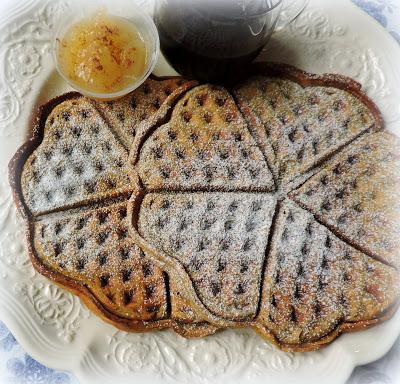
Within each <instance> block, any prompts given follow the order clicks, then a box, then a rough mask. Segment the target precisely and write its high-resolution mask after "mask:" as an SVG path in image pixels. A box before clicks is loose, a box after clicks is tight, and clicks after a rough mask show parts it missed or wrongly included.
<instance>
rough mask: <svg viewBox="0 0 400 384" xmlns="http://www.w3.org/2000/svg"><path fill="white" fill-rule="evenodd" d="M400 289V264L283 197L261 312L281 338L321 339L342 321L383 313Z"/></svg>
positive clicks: (298, 340)
mask: <svg viewBox="0 0 400 384" xmlns="http://www.w3.org/2000/svg"><path fill="white" fill-rule="evenodd" d="M398 289H399V279H398V275H397V272H396V270H394V269H393V268H391V267H388V266H386V265H383V264H381V263H379V262H377V261H375V260H373V259H371V258H369V257H368V256H366V255H364V254H362V253H361V252H359V251H356V250H355V249H354V248H352V247H351V246H349V245H348V244H346V243H344V242H343V241H341V240H340V239H338V238H337V237H336V236H335V235H334V234H333V233H332V232H330V231H329V230H328V229H327V228H325V227H324V226H322V225H321V224H319V223H318V222H317V221H316V220H315V219H314V217H313V215H312V214H310V213H309V212H307V211H305V210H303V209H301V208H300V207H298V206H297V205H296V204H294V203H293V202H291V201H288V200H286V201H285V202H283V203H282V205H281V207H280V210H279V215H278V218H277V222H276V228H275V232H274V235H273V239H272V246H271V252H270V255H269V259H268V269H267V271H266V275H265V281H264V291H263V299H262V300H263V301H262V305H261V313H260V318H261V321H262V322H263V323H265V324H266V325H267V327H268V329H270V330H271V331H272V332H273V333H274V334H275V335H276V337H278V339H279V340H280V341H281V342H283V343H287V344H300V343H305V342H310V341H313V340H318V339H320V338H321V337H323V336H325V335H327V334H329V333H331V332H332V331H333V330H334V329H335V328H336V327H337V326H338V325H339V324H340V323H342V322H351V321H360V320H363V319H371V318H375V317H378V316H379V315H380V313H381V311H383V310H385V309H386V308H387V307H388V306H390V305H392V304H393V303H394V302H395V300H396V299H397V295H398Z"/></svg>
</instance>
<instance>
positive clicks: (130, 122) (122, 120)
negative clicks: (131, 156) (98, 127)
mask: <svg viewBox="0 0 400 384" xmlns="http://www.w3.org/2000/svg"><path fill="white" fill-rule="evenodd" d="M184 82H185V81H184V79H182V78H176V79H166V80H162V81H157V80H152V79H147V80H146V82H145V83H144V84H143V85H142V86H141V87H139V88H138V89H136V90H134V91H133V92H131V93H130V94H128V95H127V96H125V97H123V98H121V99H118V100H113V101H107V102H100V101H99V102H97V103H96V106H97V107H98V108H99V110H100V111H101V112H103V113H104V116H105V117H106V119H107V120H108V121H109V123H110V125H111V127H112V128H113V130H114V131H115V132H117V134H118V136H119V137H120V138H121V141H122V143H123V144H124V145H125V147H126V148H128V149H129V148H130V146H131V145H132V142H133V140H134V138H135V136H136V134H137V132H138V128H139V125H140V124H141V123H142V122H143V121H145V120H147V119H149V118H150V117H151V116H152V115H154V114H155V113H157V111H158V110H159V109H160V107H161V106H162V104H163V102H164V101H165V99H166V98H167V97H168V96H169V95H171V94H172V93H173V92H174V91H175V90H176V89H177V88H179V87H180V86H181V85H182V84H183V83H184Z"/></svg>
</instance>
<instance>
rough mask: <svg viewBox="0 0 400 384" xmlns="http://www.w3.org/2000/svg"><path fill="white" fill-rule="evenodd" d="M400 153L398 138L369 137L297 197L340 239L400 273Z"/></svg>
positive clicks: (363, 139)
mask: <svg viewBox="0 0 400 384" xmlns="http://www.w3.org/2000/svg"><path fill="white" fill-rule="evenodd" d="M399 154H400V140H398V138H397V137H396V136H394V135H392V134H390V133H387V132H379V133H374V134H370V135H366V136H364V137H362V138H361V139H360V140H359V141H357V143H355V144H354V145H353V146H351V147H350V148H348V150H346V151H343V152H342V153H340V154H339V155H338V156H336V157H335V158H334V159H333V161H332V162H331V163H330V164H329V165H328V166H327V167H325V168H324V170H323V171H321V172H320V173H318V174H317V175H315V176H314V177H311V178H310V179H309V180H307V182H306V183H304V185H302V186H301V187H300V188H299V189H297V190H295V191H294V192H293V193H292V196H293V198H294V199H295V200H296V201H297V202H298V203H299V204H301V205H302V206H304V207H305V208H306V209H308V210H310V211H311V212H313V213H314V215H315V216H316V217H317V218H318V219H319V220H320V221H321V222H322V223H323V224H324V225H326V226H328V227H329V228H331V229H332V231H334V232H335V233H337V234H338V236H341V237H344V238H346V240H347V241H349V242H350V243H351V244H353V246H355V247H357V248H359V249H361V250H362V251H363V252H365V253H367V254H369V255H371V256H372V257H374V258H376V259H378V260H381V261H383V262H384V263H387V264H391V265H393V266H395V267H396V268H399V267H400V260H399V258H398V257H397V255H398V250H399V249H400V238H399V236H398V234H399V233H400V220H399V217H400V200H399V198H398V197H399V196H398V194H399V192H398V188H399V182H400V173H399V170H400V156H399Z"/></svg>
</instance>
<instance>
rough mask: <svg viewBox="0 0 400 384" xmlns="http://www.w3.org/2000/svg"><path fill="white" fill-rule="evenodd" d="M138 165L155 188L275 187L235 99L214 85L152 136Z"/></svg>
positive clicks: (184, 102)
mask: <svg viewBox="0 0 400 384" xmlns="http://www.w3.org/2000/svg"><path fill="white" fill-rule="evenodd" d="M150 132H151V131H150ZM134 148H136V147H134ZM136 167H137V170H138V173H139V175H140V178H141V180H142V182H143V183H144V185H145V186H146V188H148V189H150V190H159V189H162V188H164V189H169V190H193V189H199V190H202V189H203V190H208V189H210V188H211V189H216V190H232V189H236V190H267V191H270V190H273V189H274V181H273V178H272V174H271V173H270V171H269V169H268V165H267V163H266V161H265V159H264V157H263V155H262V153H261V151H260V150H259V149H258V147H257V146H256V143H255V141H254V139H253V138H252V136H251V135H250V132H249V131H248V129H247V125H246V123H245V121H244V119H243V118H242V116H241V114H240V112H239V111H238V109H237V107H236V105H235V104H234V101H233V99H232V97H231V96H230V95H229V93H228V92H227V91H226V90H224V89H223V88H221V87H215V86H210V85H203V86H199V87H196V88H194V89H193V90H191V91H189V92H188V93H187V94H186V95H185V96H184V97H183V98H182V99H181V100H180V101H179V102H178V104H177V105H176V107H175V109H174V111H173V113H172V117H171V120H170V121H169V122H168V123H166V124H164V125H162V126H161V127H159V128H156V129H155V130H154V132H151V133H149V137H148V138H147V140H146V141H145V142H144V144H143V146H142V147H141V148H140V151H139V156H138V161H137V166H136Z"/></svg>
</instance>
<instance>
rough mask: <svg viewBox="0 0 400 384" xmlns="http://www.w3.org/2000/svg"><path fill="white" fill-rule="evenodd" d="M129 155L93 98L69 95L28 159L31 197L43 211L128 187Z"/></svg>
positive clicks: (26, 191) (36, 208)
mask: <svg viewBox="0 0 400 384" xmlns="http://www.w3.org/2000/svg"><path fill="white" fill-rule="evenodd" d="M127 159H128V154H127V152H126V151H125V150H124V149H123V147H122V146H121V145H120V144H119V143H118V141H117V140H116V139H115V137H114V136H113V135H112V133H111V132H110V130H109V128H108V126H107V125H106V123H105V121H104V120H103V119H102V118H101V117H100V115H99V114H98V112H97V111H96V110H95V109H94V108H93V107H92V105H91V103H90V102H89V101H88V100H87V99H85V98H79V99H75V100H68V101H65V102H63V103H61V104H60V105H58V106H57V107H56V108H55V109H54V110H53V111H52V113H51V114H50V115H49V117H48V119H47V121H46V125H45V128H44V139H43V142H42V143H41V144H40V146H39V147H38V148H37V149H36V150H35V152H34V153H33V154H32V155H31V156H30V157H29V159H28V161H27V163H26V164H25V167H24V170H23V174H22V184H23V193H24V197H25V201H26V203H27V205H28V207H29V209H30V210H31V211H32V212H33V213H34V214H41V213H44V212H46V211H50V210H53V209H62V208H63V207H64V206H68V205H72V204H76V203H78V202H83V201H85V200H87V199H90V198H98V197H99V195H100V196H101V195H104V194H107V193H115V192H122V191H128V190H129V189H130V181H129V178H128V164H127Z"/></svg>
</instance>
